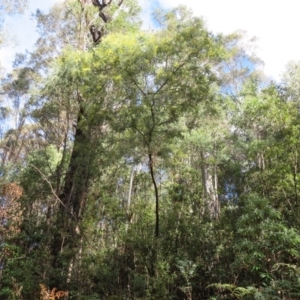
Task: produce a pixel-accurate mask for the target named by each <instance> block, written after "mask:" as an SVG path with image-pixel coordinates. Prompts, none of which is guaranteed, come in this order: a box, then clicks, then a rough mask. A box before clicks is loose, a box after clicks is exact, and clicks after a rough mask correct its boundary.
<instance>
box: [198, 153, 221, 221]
mask: <svg viewBox="0 0 300 300" xmlns="http://www.w3.org/2000/svg"><path fill="white" fill-rule="evenodd" d="M209 155H210V154H209V153H205V152H204V150H201V160H202V164H201V175H202V186H203V200H204V205H205V210H206V211H207V213H208V215H209V217H210V218H215V219H216V218H218V217H219V214H220V203H219V197H218V176H217V166H216V165H215V164H213V165H210V164H209V163H207V157H208V156H209Z"/></svg>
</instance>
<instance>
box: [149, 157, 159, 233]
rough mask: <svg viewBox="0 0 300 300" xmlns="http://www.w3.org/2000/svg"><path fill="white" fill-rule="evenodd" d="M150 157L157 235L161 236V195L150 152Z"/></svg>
mask: <svg viewBox="0 0 300 300" xmlns="http://www.w3.org/2000/svg"><path fill="white" fill-rule="evenodd" d="M148 157H149V169H150V174H151V179H152V183H153V187H154V193H155V237H159V196H158V188H157V184H156V180H155V176H154V169H153V156H152V154H151V153H149V154H148Z"/></svg>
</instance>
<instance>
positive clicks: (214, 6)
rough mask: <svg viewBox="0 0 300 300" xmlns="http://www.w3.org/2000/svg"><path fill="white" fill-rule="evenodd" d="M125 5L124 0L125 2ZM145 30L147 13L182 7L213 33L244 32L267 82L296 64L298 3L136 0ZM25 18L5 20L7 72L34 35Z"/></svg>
mask: <svg viewBox="0 0 300 300" xmlns="http://www.w3.org/2000/svg"><path fill="white" fill-rule="evenodd" d="M55 1H56V0H43V1H39V0H31V5H30V10H31V11H34V8H37V7H39V8H41V9H42V10H45V9H47V8H48V7H49V6H51V5H52V4H53V3H54V2H55ZM125 1H126V0H125ZM139 1H140V3H141V5H142V8H143V12H142V19H143V20H144V21H145V27H146V28H148V27H149V28H150V27H151V10H153V8H155V7H162V8H165V9H170V8H172V7H174V6H177V5H180V4H184V5H186V6H188V7H189V8H190V9H191V10H192V11H193V13H194V15H197V16H201V17H203V18H204V20H205V21H206V23H207V26H208V29H209V30H211V31H213V32H215V33H221V32H222V33H225V34H226V33H227V34H228V33H231V32H234V31H236V30H245V31H246V32H247V35H248V36H249V37H254V36H255V37H257V38H258V39H257V41H256V46H257V47H256V53H257V55H258V56H259V57H260V58H261V59H262V60H263V61H264V63H265V65H264V72H265V73H266V75H267V76H269V77H270V78H271V79H274V80H277V81H279V80H280V75H281V74H282V72H283V71H284V69H285V66H286V64H287V63H288V62H289V61H290V60H296V61H298V60H299V61H300V39H299V34H298V32H299V28H300V18H299V9H298V7H299V0H285V1H283V0H273V1H267V0H189V1H186V0H185V1H184V0H139ZM29 16H30V12H28V13H27V15H25V16H22V17H20V16H19V17H18V18H11V19H9V20H8V22H9V27H10V28H11V31H12V32H13V33H14V34H15V35H16V36H17V39H18V40H19V46H18V47H16V48H14V49H12V48H11V47H9V48H4V49H1V50H0V59H1V63H2V65H4V66H5V67H6V68H9V66H10V64H11V61H12V60H13V56H14V52H15V51H24V50H25V49H26V48H27V49H30V47H31V45H32V44H33V43H34V41H35V39H36V37H37V35H36V34H35V29H34V23H33V21H30V18H29Z"/></svg>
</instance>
